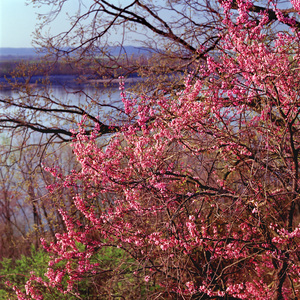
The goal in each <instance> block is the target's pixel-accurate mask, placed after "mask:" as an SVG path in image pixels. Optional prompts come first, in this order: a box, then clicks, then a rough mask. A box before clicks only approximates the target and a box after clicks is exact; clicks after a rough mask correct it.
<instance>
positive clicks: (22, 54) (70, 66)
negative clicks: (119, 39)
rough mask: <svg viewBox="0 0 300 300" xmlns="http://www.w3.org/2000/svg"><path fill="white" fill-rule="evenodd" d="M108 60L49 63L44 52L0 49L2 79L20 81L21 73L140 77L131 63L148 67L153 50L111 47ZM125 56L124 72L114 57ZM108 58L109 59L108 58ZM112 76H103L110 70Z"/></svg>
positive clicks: (69, 60)
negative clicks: (10, 78) (106, 70)
mask: <svg viewBox="0 0 300 300" xmlns="http://www.w3.org/2000/svg"><path fill="white" fill-rule="evenodd" d="M106 51H107V53H108V56H104V55H103V54H101V53H100V52H99V55H97V53H96V54H95V56H94V57H93V58H92V60H91V57H89V59H87V60H85V59H83V60H82V61H81V63H78V61H77V62H76V63H75V62H73V61H72V58H69V59H58V58H57V57H51V56H49V57H48V58H47V59H45V58H44V56H43V54H44V53H43V51H40V52H37V51H36V50H35V49H34V48H0V77H2V78H3V77H11V76H12V77H20V69H21V70H22V72H21V73H23V74H30V76H44V75H45V74H48V75H76V76H81V75H86V76H89V78H90V79H98V78H106V77H107V78H116V77H118V76H121V75H123V76H124V75H126V74H127V73H128V74H129V73H130V74H131V77H132V76H134V77H135V76H138V74H137V73H135V72H133V73H132V71H133V70H132V69H130V70H129V69H128V67H127V65H128V59H130V60H131V61H136V64H139V65H140V64H141V63H146V61H147V58H148V57H149V56H150V55H151V51H150V49H147V48H137V47H134V46H126V47H123V48H120V47H111V49H108V50H107V49H106ZM114 56H115V57H117V56H124V68H120V66H119V65H118V66H117V65H115V64H114V63H113V60H112V59H111V57H114ZM108 57H109V58H108ZM107 67H109V68H108V69H109V70H110V72H106V73H105V74H104V73H103V72H102V70H103V69H104V68H107Z"/></svg>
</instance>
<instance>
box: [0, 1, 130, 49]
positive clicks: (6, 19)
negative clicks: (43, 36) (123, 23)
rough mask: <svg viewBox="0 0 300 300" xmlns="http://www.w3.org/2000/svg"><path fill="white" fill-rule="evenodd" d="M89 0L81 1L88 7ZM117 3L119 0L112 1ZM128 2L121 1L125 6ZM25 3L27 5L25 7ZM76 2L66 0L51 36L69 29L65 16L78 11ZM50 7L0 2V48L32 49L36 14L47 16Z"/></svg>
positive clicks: (29, 2)
mask: <svg viewBox="0 0 300 300" xmlns="http://www.w3.org/2000/svg"><path fill="white" fill-rule="evenodd" d="M90 1H91V0H85V1H83V3H84V4H86V5H88V3H90ZM113 1H116V3H118V2H119V1H120V0H113ZM126 2H128V0H121V3H122V5H125V4H126ZM26 3H27V5H26ZM78 3H79V1H78V0H68V1H66V2H65V4H64V10H63V12H62V14H60V16H59V19H58V20H55V21H54V22H52V23H51V27H50V28H48V29H49V30H50V33H51V35H53V34H57V33H60V32H62V31H64V30H65V29H67V28H69V21H68V20H67V16H66V14H67V13H68V14H69V15H74V14H75V13H76V12H77V10H78ZM51 8H52V6H49V5H45V4H44V5H43V6H41V7H40V8H36V7H34V6H33V5H32V4H31V0H0V47H9V48H11V47H13V48H25V47H26V48H27V47H32V46H33V45H32V40H33V32H34V31H35V29H36V28H37V23H38V21H39V20H38V14H47V13H48V12H50V11H51ZM111 38H112V40H120V39H121V35H119V36H118V35H117V36H112V37H111Z"/></svg>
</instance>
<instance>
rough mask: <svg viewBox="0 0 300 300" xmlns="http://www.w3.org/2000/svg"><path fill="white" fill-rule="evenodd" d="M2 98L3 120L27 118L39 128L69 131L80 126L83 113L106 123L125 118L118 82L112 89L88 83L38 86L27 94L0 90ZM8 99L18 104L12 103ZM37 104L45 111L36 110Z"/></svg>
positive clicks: (0, 112)
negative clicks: (13, 104)
mask: <svg viewBox="0 0 300 300" xmlns="http://www.w3.org/2000/svg"><path fill="white" fill-rule="evenodd" d="M9 99H10V100H9ZM0 101H1V102H0V118H1V119H2V120H3V119H16V120H21V121H22V120H26V121H27V122H31V123H32V124H38V126H39V127H40V128H42V127H43V126H46V127H52V128H63V129H65V130H68V131H69V130H70V129H72V128H73V129H75V128H77V123H78V122H80V121H81V120H82V117H83V115H84V114H89V115H91V116H92V117H97V118H99V119H100V121H102V122H103V123H104V124H107V125H113V124H119V122H120V120H122V118H124V115H123V113H122V108H123V103H122V101H121V96H120V91H119V88H118V86H117V85H116V86H114V87H110V88H109V89H105V88H96V87H93V86H88V85H87V86H73V87H65V86H62V85H52V86H51V87H45V86H36V87H34V88H33V89H32V90H31V91H30V93H28V94H25V93H20V92H17V91H15V90H8V89H7V90H0ZM10 101H11V102H10ZM9 102H10V103H15V104H17V106H16V105H15V106H12V105H10V104H9ZM36 107H38V108H42V110H38V109H35V108H36ZM10 125H13V126H16V123H13V122H11V123H10ZM38 138H40V134H39V133H38V132H37V131H34V139H38ZM30 140H32V137H31V138H30Z"/></svg>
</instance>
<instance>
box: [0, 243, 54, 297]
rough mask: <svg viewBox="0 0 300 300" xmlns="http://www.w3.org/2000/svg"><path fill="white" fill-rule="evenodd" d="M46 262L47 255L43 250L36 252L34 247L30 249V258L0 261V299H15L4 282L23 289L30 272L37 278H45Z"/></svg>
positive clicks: (23, 257)
mask: <svg viewBox="0 0 300 300" xmlns="http://www.w3.org/2000/svg"><path fill="white" fill-rule="evenodd" d="M48 262H49V254H48V253H47V252H45V251H43V250H38V251H37V250H36V249H35V248H34V246H32V248H31V255H30V256H24V255H22V256H21V258H20V259H17V260H15V261H13V260H12V259H10V258H3V260H2V261H0V278H1V280H0V299H8V298H9V297H15V293H14V292H13V291H12V289H11V288H9V287H8V286H7V285H6V283H5V282H7V281H9V282H10V283H12V284H13V285H15V286H18V287H24V285H25V283H26V281H27V280H28V279H29V277H30V272H31V271H33V272H34V273H35V274H36V275H37V276H40V277H42V278H45V276H44V273H45V270H46V268H47V265H48ZM24 291H25V288H24V290H23V292H24ZM11 299H13V298H11Z"/></svg>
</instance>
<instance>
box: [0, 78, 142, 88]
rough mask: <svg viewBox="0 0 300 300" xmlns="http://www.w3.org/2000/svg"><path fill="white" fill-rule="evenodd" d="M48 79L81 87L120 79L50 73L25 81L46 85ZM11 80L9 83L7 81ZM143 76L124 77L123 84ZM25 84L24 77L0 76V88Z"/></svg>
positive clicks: (110, 82) (60, 83)
mask: <svg viewBox="0 0 300 300" xmlns="http://www.w3.org/2000/svg"><path fill="white" fill-rule="evenodd" d="M46 79H47V80H48V81H49V84H50V85H52V86H66V87H81V86H98V87H99V85H103V87H104V85H105V84H112V85H118V84H119V83H120V79H118V78H111V79H88V78H80V77H79V76H76V75H50V76H48V77H43V76H32V77H31V78H30V80H29V82H28V83H27V84H28V85H29V86H32V87H33V86H37V87H39V86H40V87H41V86H46V85H47V84H46V83H44V82H43V81H44V80H46ZM9 80H10V81H11V83H10V82H9ZM143 80H144V78H141V77H128V78H125V79H124V81H125V84H132V83H136V82H139V81H143ZM18 83H20V84H22V83H23V84H25V83H26V79H25V78H13V77H6V78H4V77H1V78H0V90H13V89H14V87H13V85H14V84H18Z"/></svg>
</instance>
